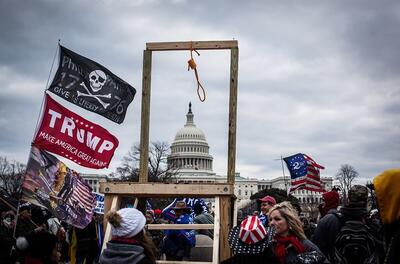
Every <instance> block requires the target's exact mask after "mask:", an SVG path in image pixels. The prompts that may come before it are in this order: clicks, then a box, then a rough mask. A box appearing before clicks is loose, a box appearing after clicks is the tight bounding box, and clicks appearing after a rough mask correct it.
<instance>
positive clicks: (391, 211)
mask: <svg viewBox="0 0 400 264" xmlns="http://www.w3.org/2000/svg"><path fill="white" fill-rule="evenodd" d="M373 183H374V189H375V194H376V199H377V203H378V208H379V213H380V218H381V220H382V223H383V224H384V230H385V251H386V252H385V261H384V263H400V250H398V249H399V248H400V169H392V170H387V171H384V172H383V173H381V174H380V175H378V176H376V177H375V178H374V182H373Z"/></svg>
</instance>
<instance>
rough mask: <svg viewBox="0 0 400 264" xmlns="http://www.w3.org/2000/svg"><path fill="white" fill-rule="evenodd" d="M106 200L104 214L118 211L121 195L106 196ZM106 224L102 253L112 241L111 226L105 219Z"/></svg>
mask: <svg viewBox="0 0 400 264" xmlns="http://www.w3.org/2000/svg"><path fill="white" fill-rule="evenodd" d="M105 197H106V199H105V201H104V205H105V208H104V213H106V212H108V211H110V210H118V209H119V203H120V202H121V197H120V196H119V195H117V194H116V195H112V196H111V195H105ZM103 221H104V222H105V225H104V240H103V247H102V248H101V252H103V250H104V249H105V248H106V246H107V242H108V241H109V240H110V237H111V226H110V225H108V224H107V220H106V219H105V218H104V220H103Z"/></svg>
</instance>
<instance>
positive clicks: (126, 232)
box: [109, 208, 146, 237]
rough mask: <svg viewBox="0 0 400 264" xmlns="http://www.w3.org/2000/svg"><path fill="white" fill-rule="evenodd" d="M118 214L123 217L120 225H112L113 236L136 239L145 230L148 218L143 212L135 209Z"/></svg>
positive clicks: (126, 209) (125, 209)
mask: <svg viewBox="0 0 400 264" xmlns="http://www.w3.org/2000/svg"><path fill="white" fill-rule="evenodd" d="M116 213H117V214H118V215H119V216H120V217H121V221H120V222H119V224H118V225H115V224H114V225H113V224H111V230H112V235H113V236H117V237H134V236H136V235H137V234H138V233H139V232H140V231H142V230H143V228H144V225H145V224H146V218H145V217H144V215H143V214H142V212H140V211H139V210H137V209H135V208H123V209H121V210H119V211H118V212H116ZM109 221H110V220H109ZM110 223H111V221H110Z"/></svg>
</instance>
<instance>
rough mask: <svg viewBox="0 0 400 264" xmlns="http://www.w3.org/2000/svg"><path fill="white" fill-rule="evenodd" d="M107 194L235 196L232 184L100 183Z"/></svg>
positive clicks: (101, 189) (102, 190)
mask: <svg viewBox="0 0 400 264" xmlns="http://www.w3.org/2000/svg"><path fill="white" fill-rule="evenodd" d="M100 192H102V193H105V194H130V195H134V196H135V197H146V198H155V197H215V196H218V195H228V196H231V195H233V185H231V184H164V183H137V182H105V183H100Z"/></svg>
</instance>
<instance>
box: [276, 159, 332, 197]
mask: <svg viewBox="0 0 400 264" xmlns="http://www.w3.org/2000/svg"><path fill="white" fill-rule="evenodd" d="M283 160H284V161H285V162H286V164H287V167H288V169H289V172H290V177H291V187H290V192H293V191H295V190H298V189H304V190H309V191H315V192H324V191H325V190H324V188H323V186H322V183H321V178H320V173H319V170H320V169H325V168H324V167H323V166H321V165H319V164H318V163H316V162H315V161H314V160H313V159H312V158H311V157H309V156H308V155H306V154H303V153H298V154H296V155H293V156H290V157H286V158H283Z"/></svg>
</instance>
